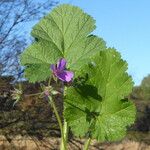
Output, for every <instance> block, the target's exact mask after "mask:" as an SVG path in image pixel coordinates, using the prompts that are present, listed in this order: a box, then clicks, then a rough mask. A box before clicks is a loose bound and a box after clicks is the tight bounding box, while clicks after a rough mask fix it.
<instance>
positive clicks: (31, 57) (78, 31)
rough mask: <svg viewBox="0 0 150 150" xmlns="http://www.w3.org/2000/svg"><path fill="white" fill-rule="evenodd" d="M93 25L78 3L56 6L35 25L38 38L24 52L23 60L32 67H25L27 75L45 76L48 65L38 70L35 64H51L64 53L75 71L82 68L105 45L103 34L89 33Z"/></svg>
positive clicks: (92, 21) (33, 31)
mask: <svg viewBox="0 0 150 150" xmlns="http://www.w3.org/2000/svg"><path fill="white" fill-rule="evenodd" d="M94 29H95V21H94V20H93V18H92V17H91V16H89V15H88V14H86V13H84V12H83V11H82V10H81V9H80V8H78V7H75V6H71V5H66V4H64V5H60V6H58V7H56V8H55V9H53V10H52V12H51V13H50V14H48V15H47V16H45V17H44V18H42V19H41V21H40V22H39V23H38V24H36V25H35V26H34V27H33V30H32V35H33V37H34V38H35V39H36V41H35V42H34V43H33V44H32V45H30V46H29V47H28V48H27V49H26V50H25V51H24V52H23V54H22V55H21V64H22V65H24V66H28V70H29V68H31V69H30V72H29V71H28V70H26V72H27V73H25V75H26V78H28V79H29V81H34V82H35V81H41V80H45V79H46V78H47V76H48V75H49V72H48V71H46V70H45V69H47V68H46V67H44V68H42V67H41V68H39V69H38V70H37V71H36V70H35V69H34V70H32V67H33V65H34V66H38V65H40V66H43V65H44V64H46V65H49V66H50V64H52V63H56V62H57V60H58V59H60V58H62V57H63V58H65V59H66V60H67V62H68V63H67V65H68V66H67V67H68V68H70V69H71V70H72V71H77V70H80V68H81V67H82V66H83V65H84V64H86V63H87V62H89V61H90V58H91V57H92V56H94V55H95V54H96V53H97V52H99V51H102V50H105V49H106V46H105V42H104V41H103V40H102V39H101V38H98V37H96V36H94V35H90V34H91V32H92V31H93V30H94ZM31 70H32V71H31ZM41 72H43V73H42V74H41ZM39 75H40V80H39V78H38V76H39ZM30 79H31V80H30Z"/></svg>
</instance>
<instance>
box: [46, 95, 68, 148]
mask: <svg viewBox="0 0 150 150" xmlns="http://www.w3.org/2000/svg"><path fill="white" fill-rule="evenodd" d="M48 98H49V100H50V104H51V106H52V108H53V109H54V113H55V116H56V119H57V121H58V124H59V128H60V132H61V137H62V139H61V140H62V141H61V142H62V143H63V149H62V147H61V150H66V144H65V138H64V132H63V126H62V123H61V119H60V116H59V114H58V111H57V108H56V105H55V103H54V101H53V99H52V97H50V96H48ZM61 145H62V144H61Z"/></svg>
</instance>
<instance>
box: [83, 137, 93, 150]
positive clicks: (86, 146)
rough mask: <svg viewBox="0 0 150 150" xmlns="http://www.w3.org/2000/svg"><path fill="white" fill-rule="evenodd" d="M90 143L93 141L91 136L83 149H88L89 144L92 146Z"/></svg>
mask: <svg viewBox="0 0 150 150" xmlns="http://www.w3.org/2000/svg"><path fill="white" fill-rule="evenodd" d="M90 143H91V138H89V139H87V141H86V142H85V144H84V148H83V150H88V149H89V146H90Z"/></svg>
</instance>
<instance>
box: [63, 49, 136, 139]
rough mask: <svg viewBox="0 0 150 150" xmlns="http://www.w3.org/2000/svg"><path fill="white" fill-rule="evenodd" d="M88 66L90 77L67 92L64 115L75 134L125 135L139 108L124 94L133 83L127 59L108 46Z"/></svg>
mask: <svg viewBox="0 0 150 150" xmlns="http://www.w3.org/2000/svg"><path fill="white" fill-rule="evenodd" d="M85 68H86V69H84V70H83V71H84V72H85V73H88V78H89V79H88V81H86V82H85V83H82V85H80V84H79V85H78V84H77V85H75V87H71V88H68V90H67V92H66V93H67V95H66V99H65V111H64V115H65V118H66V120H67V121H68V123H69V126H70V127H71V129H72V131H73V132H74V134H75V135H77V136H83V135H84V136H87V135H88V136H91V137H92V138H96V139H97V140H99V141H116V140H119V139H121V138H123V137H124V136H125V133H126V127H127V126H129V125H131V124H132V123H134V120H135V112H136V111H135V106H134V104H133V103H132V102H130V101H129V100H128V99H126V98H125V97H126V96H128V94H129V93H130V92H131V90H132V87H133V82H132V79H131V77H130V76H129V75H128V74H127V73H126V70H127V63H126V62H125V61H123V60H122V59H121V56H120V54H119V53H118V52H116V51H115V50H113V49H108V50H107V51H102V52H100V53H99V54H98V55H96V57H95V58H94V59H93V62H92V63H91V64H90V65H88V66H86V67H85ZM81 112H82V113H81ZM71 116H73V117H71ZM80 118H81V119H80ZM78 129H80V130H78Z"/></svg>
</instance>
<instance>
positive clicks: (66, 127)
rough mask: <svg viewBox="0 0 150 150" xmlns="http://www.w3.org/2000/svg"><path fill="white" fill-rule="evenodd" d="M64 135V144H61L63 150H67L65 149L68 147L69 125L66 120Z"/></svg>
mask: <svg viewBox="0 0 150 150" xmlns="http://www.w3.org/2000/svg"><path fill="white" fill-rule="evenodd" d="M63 133H64V142H61V150H65V147H67V142H68V124H67V122H66V120H64V125H63ZM62 140H63V139H62Z"/></svg>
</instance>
